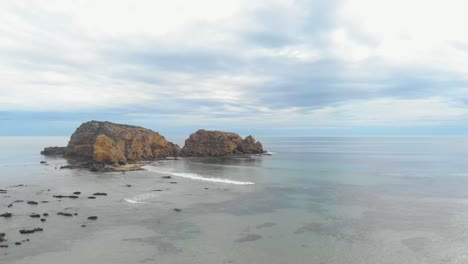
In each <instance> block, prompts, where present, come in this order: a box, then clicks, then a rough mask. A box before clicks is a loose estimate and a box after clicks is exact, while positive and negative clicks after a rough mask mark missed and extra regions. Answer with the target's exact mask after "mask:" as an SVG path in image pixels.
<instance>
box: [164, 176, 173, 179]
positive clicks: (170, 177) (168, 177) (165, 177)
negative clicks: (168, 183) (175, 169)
mask: <svg viewBox="0 0 468 264" xmlns="http://www.w3.org/2000/svg"><path fill="white" fill-rule="evenodd" d="M161 178H162V179H172V176H162V177H161Z"/></svg>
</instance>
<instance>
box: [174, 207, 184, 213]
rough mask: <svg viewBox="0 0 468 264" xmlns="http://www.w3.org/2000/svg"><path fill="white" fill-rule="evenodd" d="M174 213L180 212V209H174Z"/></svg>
mask: <svg viewBox="0 0 468 264" xmlns="http://www.w3.org/2000/svg"><path fill="white" fill-rule="evenodd" d="M174 211H176V212H182V209H179V208H174Z"/></svg>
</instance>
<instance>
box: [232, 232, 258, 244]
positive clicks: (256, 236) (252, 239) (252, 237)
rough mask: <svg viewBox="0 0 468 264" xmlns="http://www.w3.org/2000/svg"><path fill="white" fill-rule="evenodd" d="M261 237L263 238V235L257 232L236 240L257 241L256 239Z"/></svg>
mask: <svg viewBox="0 0 468 264" xmlns="http://www.w3.org/2000/svg"><path fill="white" fill-rule="evenodd" d="M260 238H262V236H261V235H257V234H249V235H247V236H245V237H242V238H239V239H237V240H235V241H236V242H240V243H242V242H252V241H255V240H259V239H260Z"/></svg>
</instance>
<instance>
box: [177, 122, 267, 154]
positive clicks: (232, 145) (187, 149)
mask: <svg viewBox="0 0 468 264" xmlns="http://www.w3.org/2000/svg"><path fill="white" fill-rule="evenodd" d="M261 153H263V147H262V144H261V143H260V142H258V141H255V139H254V138H253V137H252V136H248V137H246V138H245V139H242V137H241V136H239V135H238V134H236V133H232V132H223V131H209V130H204V129H200V130H198V131H197V132H195V133H193V134H191V135H190V137H189V138H188V139H187V140H185V146H184V147H183V149H182V154H183V155H185V156H192V157H221V156H230V155H244V154H261Z"/></svg>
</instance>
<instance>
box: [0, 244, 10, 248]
mask: <svg viewBox="0 0 468 264" xmlns="http://www.w3.org/2000/svg"><path fill="white" fill-rule="evenodd" d="M7 247H8V245H0V248H7Z"/></svg>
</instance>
